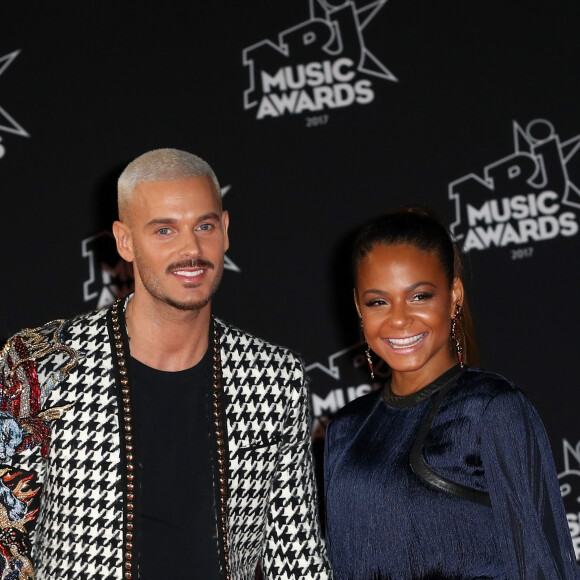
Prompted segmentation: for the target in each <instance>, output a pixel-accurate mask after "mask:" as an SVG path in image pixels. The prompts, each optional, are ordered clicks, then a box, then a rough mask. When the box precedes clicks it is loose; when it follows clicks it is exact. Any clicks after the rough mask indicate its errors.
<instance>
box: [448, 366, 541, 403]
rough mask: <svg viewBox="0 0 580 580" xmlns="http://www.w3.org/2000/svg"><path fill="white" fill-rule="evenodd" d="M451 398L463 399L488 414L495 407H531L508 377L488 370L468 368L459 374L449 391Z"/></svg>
mask: <svg viewBox="0 0 580 580" xmlns="http://www.w3.org/2000/svg"><path fill="white" fill-rule="evenodd" d="M450 395H451V397H450V398H451V399H454V400H456V401H461V400H463V401H464V402H465V404H466V405H469V407H471V408H472V409H473V407H474V405H476V406H479V407H480V409H481V411H482V412H484V413H486V414H488V413H490V412H492V411H493V410H494V409H496V408H503V409H504V410H505V411H507V410H508V409H510V408H511V409H512V410H514V409H516V408H518V409H520V410H523V409H524V408H526V409H529V408H533V405H532V403H531V402H530V400H529V399H528V398H527V396H526V395H525V393H524V392H523V391H522V390H521V389H520V387H519V386H518V385H517V384H516V383H515V382H513V381H511V380H510V379H508V378H506V377H504V376H502V375H500V374H498V373H494V372H491V371H488V370H482V369H476V368H469V369H466V370H465V372H463V373H462V374H461V376H460V377H459V380H458V381H457V385H456V388H455V389H453V390H452V392H451V393H450Z"/></svg>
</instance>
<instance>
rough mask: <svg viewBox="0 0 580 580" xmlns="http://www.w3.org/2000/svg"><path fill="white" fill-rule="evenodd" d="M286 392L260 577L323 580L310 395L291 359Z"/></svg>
mask: <svg viewBox="0 0 580 580" xmlns="http://www.w3.org/2000/svg"><path fill="white" fill-rule="evenodd" d="M290 356H292V355H290ZM293 358H294V357H293ZM286 388H287V389H288V399H287V405H288V406H287V410H286V421H285V424H284V429H283V433H282V441H281V446H280V449H279V462H278V466H277V472H276V473H275V475H274V479H273V483H272V492H271V497H270V500H269V512H268V519H267V522H266V551H265V554H264V556H263V562H262V564H263V572H264V576H265V578H267V579H269V580H291V579H296V580H297V579H298V578H300V579H312V580H314V579H316V580H323V579H326V578H331V577H332V573H331V571H330V565H329V563H328V560H327V556H326V548H325V545H324V540H323V539H322V538H321V534H320V530H319V522H318V515H317V501H316V500H317V498H316V487H315V481H314V470H313V465H312V455H311V441H312V431H311V419H310V405H309V400H310V393H309V388H308V385H307V381H306V377H305V373H304V368H303V366H302V365H301V363H300V362H299V361H298V360H297V359H295V358H294V365H293V368H292V377H291V381H290V383H289V384H288V385H287V386H286Z"/></svg>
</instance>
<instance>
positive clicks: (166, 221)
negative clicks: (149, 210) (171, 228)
mask: <svg viewBox="0 0 580 580" xmlns="http://www.w3.org/2000/svg"><path fill="white" fill-rule="evenodd" d="M205 220H216V221H219V220H220V216H219V214H217V213H216V212H215V211H211V212H209V213H206V214H203V215H200V216H199V217H198V218H197V219H196V220H195V221H196V223H199V222H203V221H205ZM178 221H179V220H178V219H176V218H170V217H158V218H153V219H152V220H150V221H148V222H147V223H146V224H145V227H149V226H159V225H161V226H164V225H173V224H176V223H177V222H178Z"/></svg>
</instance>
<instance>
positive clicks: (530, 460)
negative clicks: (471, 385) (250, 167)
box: [482, 390, 580, 580]
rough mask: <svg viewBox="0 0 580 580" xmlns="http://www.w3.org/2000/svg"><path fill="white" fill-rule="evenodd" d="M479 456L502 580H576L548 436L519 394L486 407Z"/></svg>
mask: <svg viewBox="0 0 580 580" xmlns="http://www.w3.org/2000/svg"><path fill="white" fill-rule="evenodd" d="M482 455H483V464H484V466H485V473H486V478H487V481H488V486H489V492H490V496H491V505H492V509H493V514H494V520H495V522H496V525H497V530H498V544H499V547H500V549H501V551H502V552H503V559H504V562H505V563H506V577H507V578H511V579H514V580H515V579H521V580H536V579H537V580H556V579H567V580H570V579H573V578H580V574H579V572H578V565H577V564H576V560H575V558H574V551H573V548H572V542H571V537H570V533H569V530H568V525H567V522H566V514H565V512H564V506H563V504H562V499H561V496H560V490H559V485H558V479H557V475H556V470H555V467H554V463H553V459H552V453H551V451H550V445H549V442H548V438H547V435H546V432H545V429H544V426H543V425H542V422H541V420H540V418H539V416H538V414H537V412H536V410H535V409H534V408H533V406H532V405H531V403H530V402H529V401H528V399H527V398H526V397H525V396H524V395H523V394H522V393H521V392H519V391H514V390H505V391H503V392H501V393H499V394H498V395H496V396H495V397H494V398H493V399H492V400H491V401H490V403H489V404H488V406H487V408H486V410H485V413H484V415H483V436H482Z"/></svg>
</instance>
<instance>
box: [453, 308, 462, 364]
mask: <svg viewBox="0 0 580 580" xmlns="http://www.w3.org/2000/svg"><path fill="white" fill-rule="evenodd" d="M460 318H461V304H459V300H458V301H457V302H456V303H455V314H454V315H453V318H452V323H451V340H453V342H454V343H455V350H456V351H457V359H458V360H459V366H460V367H461V368H463V367H464V364H463V345H462V344H461V339H460V338H459V335H458V333H457V325H458V324H459V319H460Z"/></svg>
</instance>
